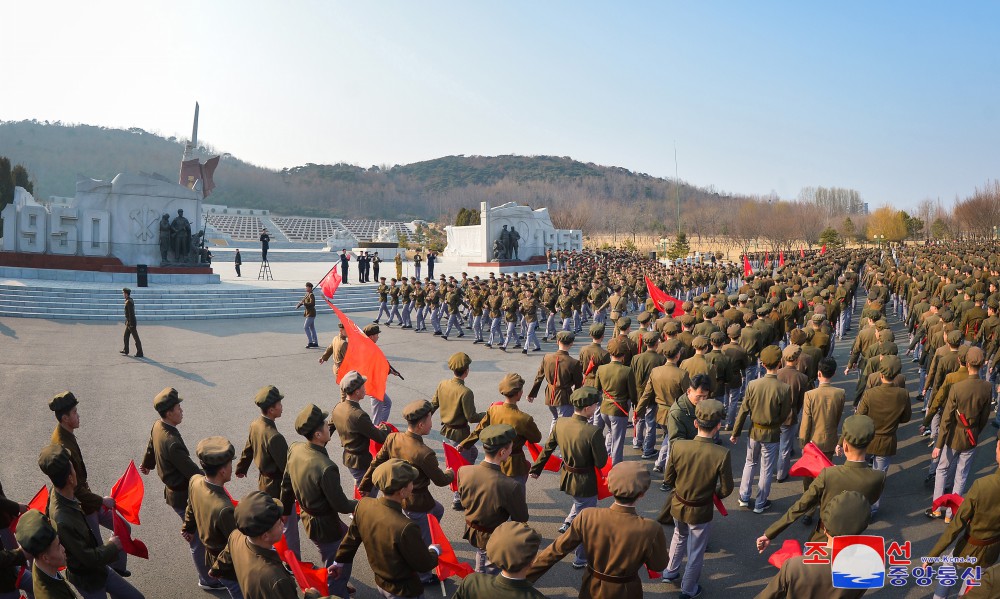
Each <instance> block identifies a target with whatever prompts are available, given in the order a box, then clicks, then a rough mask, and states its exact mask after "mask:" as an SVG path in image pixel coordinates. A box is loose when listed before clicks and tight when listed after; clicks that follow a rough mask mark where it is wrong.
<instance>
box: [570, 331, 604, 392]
mask: <svg viewBox="0 0 1000 599" xmlns="http://www.w3.org/2000/svg"><path fill="white" fill-rule="evenodd" d="M567 332H569V331H568V330H567ZM587 332H588V333H589V334H590V339H591V343H590V344H588V345H584V346H583V347H582V348H580V354H579V356H578V361H579V363H580V368H582V369H583V384H584V385H586V386H588V387H593V386H595V385H596V383H597V369H598V368H599V367H601V366H603V365H605V364H609V363H610V362H611V354H609V353H608V350H606V349H604V348H603V347H601V342H602V341H604V334H605V332H607V325H605V324H603V323H598V322H595V323H593V324H591V325H590V329H589V330H588V331H587ZM574 339H575V337H574ZM557 340H558V338H557Z"/></svg>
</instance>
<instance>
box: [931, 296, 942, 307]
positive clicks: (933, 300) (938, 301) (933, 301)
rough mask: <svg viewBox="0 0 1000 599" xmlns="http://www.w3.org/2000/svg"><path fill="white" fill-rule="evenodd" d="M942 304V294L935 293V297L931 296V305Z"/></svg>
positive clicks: (938, 305)
mask: <svg viewBox="0 0 1000 599" xmlns="http://www.w3.org/2000/svg"><path fill="white" fill-rule="evenodd" d="M941 304H942V302H941V297H940V296H937V295H935V296H934V297H932V298H931V307H932V308H940V307H941Z"/></svg>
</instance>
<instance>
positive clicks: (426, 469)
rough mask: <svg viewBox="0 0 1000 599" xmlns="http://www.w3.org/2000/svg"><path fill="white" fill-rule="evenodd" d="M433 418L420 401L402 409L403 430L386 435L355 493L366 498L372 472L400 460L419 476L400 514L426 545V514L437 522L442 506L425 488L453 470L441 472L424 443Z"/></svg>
mask: <svg viewBox="0 0 1000 599" xmlns="http://www.w3.org/2000/svg"><path fill="white" fill-rule="evenodd" d="M432 416H433V408H432V407H431V402H429V401H426V400H423V399H419V400H417V401H413V402H410V403H409V404H407V405H406V406H404V407H403V418H404V419H405V420H406V431H405V432H400V433H389V436H388V437H386V439H385V444H383V445H382V449H381V450H379V452H378V454H377V455H376V456H375V459H374V460H373V461H372V463H371V465H370V466H368V472H365V476H364V478H362V479H361V483H360V484H359V485H358V491H359V492H360V493H361V494H362V495H367V494H368V492H369V491H370V490H371V489H372V486H373V484H374V481H373V478H372V477H373V476H374V473H375V470H376V469H377V468H378V467H379V466H380V465H381V464H382V463H383V462H385V461H386V460H388V459H389V458H397V459H400V460H403V461H405V462H406V463H408V464H410V465H411V466H413V467H414V468H416V469H417V472H418V476H417V478H416V480H414V481H413V490H412V492H411V493H409V494H408V495H407V497H406V498H405V499H404V500H403V503H402V506H403V514H404V515H405V516H406V517H407V518H409V519H410V520H412V521H413V522H414V523H415V524H416V525H417V527H418V528H419V529H420V534H421V535H423V539H424V543H425V544H426V545H429V544H430V542H431V531H430V528H429V527H428V525H427V515H428V514H431V515H432V516H434V517H435V518H437V519H438V520H441V518H442V517H443V516H444V507H442V506H441V504H440V503H438V502H437V501H436V500H435V499H434V497H433V496H432V495H431V492H430V490H429V489H428V487H430V484H431V483H434V484H435V485H436V486H438V487H443V486H445V485H447V484H450V483H451V481H453V480H455V473H454V471H452V469H451V468H447V469H445V470H441V467H440V466H439V465H438V460H437V456H436V455H435V454H434V450H433V449H431V448H430V447H427V446H426V445H425V444H424V439H423V438H424V437H425V436H426V435H428V434H430V432H431V428H432V427H433V426H434V423H433V420H432V419H431V417H432ZM421 572H422V573H421V576H420V578H421V580H423V581H424V582H432V581H434V579H435V578H436V577H435V576H434V575H433V574H431V573H430V572H429V571H423V570H421Z"/></svg>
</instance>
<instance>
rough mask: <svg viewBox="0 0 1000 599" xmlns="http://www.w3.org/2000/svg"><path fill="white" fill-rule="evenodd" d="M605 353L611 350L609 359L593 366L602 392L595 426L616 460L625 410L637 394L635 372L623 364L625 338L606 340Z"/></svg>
mask: <svg viewBox="0 0 1000 599" xmlns="http://www.w3.org/2000/svg"><path fill="white" fill-rule="evenodd" d="M625 318H627V317H623V318H622V319H621V320H625ZM608 353H610V354H611V363H610V364H605V365H604V366H601V367H600V368H598V369H597V377H596V378H597V390H598V391H600V392H601V393H602V394H603V396H604V397H603V402H602V403H601V416H600V418H601V419H600V424H599V425H598V427H599V428H600V429H603V430H604V439H605V445H606V447H607V450H608V454H609V455H611V463H612V464H617V463H618V462H621V461H622V459H623V458H624V452H625V433H626V431H627V429H628V420H629V411H630V410H631V408H632V406H634V405H637V403H638V399H639V397H638V395H637V393H636V389H635V374H633V372H632V368H630V367H629V366H626V365H625V358H626V357H628V356H629V348H628V340H627V339H626V338H624V337H621V336H618V337H615V338H614V339H612V340H611V341H610V342H609V343H608Z"/></svg>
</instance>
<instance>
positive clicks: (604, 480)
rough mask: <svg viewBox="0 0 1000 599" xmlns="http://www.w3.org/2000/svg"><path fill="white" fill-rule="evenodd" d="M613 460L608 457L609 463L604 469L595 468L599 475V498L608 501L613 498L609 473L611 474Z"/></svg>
mask: <svg viewBox="0 0 1000 599" xmlns="http://www.w3.org/2000/svg"><path fill="white" fill-rule="evenodd" d="M611 467H612V463H611V458H610V457H608V463H607V464H605V465H604V468H598V467H596V466H595V467H594V472H595V473H596V474H597V498H598V499H606V498H608V497H611V490H610V489H608V472H611Z"/></svg>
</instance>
